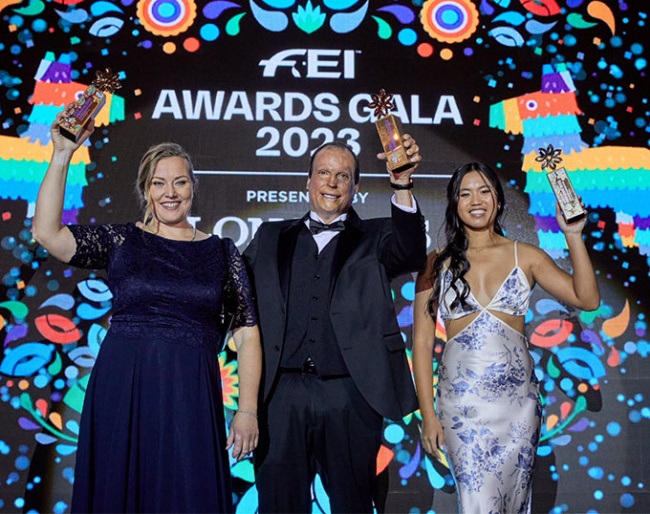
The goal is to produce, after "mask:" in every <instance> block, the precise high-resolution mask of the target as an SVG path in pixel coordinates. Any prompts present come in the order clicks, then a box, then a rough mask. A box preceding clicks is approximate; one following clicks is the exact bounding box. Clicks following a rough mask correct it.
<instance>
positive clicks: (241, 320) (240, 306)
mask: <svg viewBox="0 0 650 514" xmlns="http://www.w3.org/2000/svg"><path fill="white" fill-rule="evenodd" d="M223 243H224V247H225V250H226V256H227V262H228V273H229V275H230V276H229V279H230V280H231V281H232V283H233V284H234V285H235V290H236V291H237V313H236V314H235V319H234V321H233V328H236V327H252V326H253V325H257V322H258V321H257V310H256V308H255V300H254V299H253V291H252V288H251V285H250V281H249V279H248V273H247V272H246V266H245V265H244V259H243V258H242V256H241V254H240V253H239V250H237V247H236V246H235V243H234V242H233V241H232V239H228V238H224V239H223Z"/></svg>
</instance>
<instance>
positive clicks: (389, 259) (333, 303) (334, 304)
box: [244, 205, 426, 419]
mask: <svg viewBox="0 0 650 514" xmlns="http://www.w3.org/2000/svg"><path fill="white" fill-rule="evenodd" d="M303 225H304V218H303V219H302V220H301V219H296V220H286V221H280V222H266V223H263V224H262V225H261V226H260V227H259V229H258V231H257V233H256V234H255V237H254V238H253V240H252V241H251V243H250V245H249V246H248V248H247V249H246V251H245V252H244V259H245V261H246V264H247V266H248V271H249V273H250V278H251V281H252V282H253V285H254V290H255V296H256V300H257V306H258V309H259V322H260V330H261V333H262V344H263V350H264V372H263V376H262V385H261V387H262V394H263V399H267V398H268V395H269V393H270V391H271V390H272V387H273V383H274V381H275V378H276V375H277V373H278V369H279V365H280V357H281V354H282V345H283V341H284V334H285V328H286V320H287V316H290V315H291V313H290V312H287V299H288V298H287V296H288V291H289V283H290V281H291V277H290V274H291V263H292V257H293V251H294V248H295V245H296V240H297V236H298V232H299V231H300V230H301V229H302V228H303ZM337 237H338V238H339V240H338V243H337V247H336V254H335V256H334V263H333V268H334V269H333V273H332V281H333V283H332V284H331V289H330V291H331V293H330V307H329V314H330V319H331V321H332V325H333V327H334V332H335V334H336V339H337V341H338V344H339V347H340V349H341V354H342V355H343V359H344V360H345V364H346V365H347V368H348V370H349V372H350V375H351V376H352V379H353V380H354V382H355V384H356V386H357V387H358V388H359V390H360V391H361V393H362V394H363V396H364V398H365V399H366V401H368V403H369V404H370V405H371V406H372V407H373V408H374V409H375V410H376V411H377V412H379V413H380V414H381V415H382V416H384V417H385V418H389V419H400V418H401V417H403V416H405V415H407V414H409V413H410V412H412V411H414V410H415V409H417V398H416V396H415V389H414V387H413V379H412V377H411V372H410V370H409V366H408V362H407V358H406V351H405V345H404V341H403V340H402V336H401V334H400V329H399V326H398V324H397V319H396V316H395V307H394V305H393V301H392V296H391V288H390V280H391V279H393V278H395V277H397V276H399V275H403V274H406V273H410V272H415V271H418V270H420V269H421V268H422V267H423V266H424V264H425V262H426V234H425V228H424V218H423V216H422V214H421V213H420V212H419V210H418V212H417V213H416V214H412V213H407V212H404V211H402V210H400V209H399V208H397V207H395V206H394V205H392V213H391V218H377V219H370V220H362V219H360V218H359V216H358V215H357V214H356V212H355V211H354V210H353V209H350V211H349V212H348V217H347V220H346V229H345V230H344V231H343V232H341V233H340V234H339V235H338V236H337Z"/></svg>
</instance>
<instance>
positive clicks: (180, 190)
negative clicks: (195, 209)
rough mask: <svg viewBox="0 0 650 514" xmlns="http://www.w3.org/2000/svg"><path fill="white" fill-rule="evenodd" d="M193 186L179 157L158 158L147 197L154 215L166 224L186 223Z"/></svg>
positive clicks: (184, 164) (184, 162)
mask: <svg viewBox="0 0 650 514" xmlns="http://www.w3.org/2000/svg"><path fill="white" fill-rule="evenodd" d="M193 193H194V188H193V185H192V179H191V177H190V173H189V170H188V166H187V161H185V159H183V158H181V157H166V158H164V159H160V161H158V164H157V165H156V168H155V170H154V172H153V174H152V177H151V180H150V182H149V198H150V201H151V206H152V209H153V212H154V216H155V217H156V219H157V220H158V222H159V223H162V224H164V225H168V226H185V225H187V215H188V213H189V211H190V207H191V206H192V196H193Z"/></svg>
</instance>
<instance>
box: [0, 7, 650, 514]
mask: <svg viewBox="0 0 650 514" xmlns="http://www.w3.org/2000/svg"><path fill="white" fill-rule="evenodd" d="M647 14H648V9H647V6H645V5H644V2H641V1H636V2H632V1H630V2H624V1H622V0H621V1H618V2H616V1H608V2H601V1H597V0H591V1H589V0H569V1H567V2H562V1H561V2H556V1H555V0H543V1H539V2H532V1H531V2H528V1H526V0H521V1H519V0H515V1H507V0H506V1H492V0H483V1H482V2H480V3H479V2H471V1H470V0H447V1H445V2H442V1H435V0H434V1H427V2H424V3H423V2H418V1H414V2H404V1H377V2H374V1H373V2H369V1H362V0H356V1H355V0H347V1H344V0H339V1H336V0H329V1H322V2H319V1H308V2H303V1H291V0H284V1H280V0H257V1H255V2H253V1H250V2H242V1H218V0H217V1H212V2H194V1H191V0H158V1H153V0H152V1H146V0H142V1H140V2H132V1H129V0H123V1H121V2H118V1H115V2H108V1H102V0H98V1H89V0H82V1H78V2H75V1H74V0H73V1H60V2H58V1H49V2H43V1H41V0H30V1H23V2H16V1H13V0H5V1H2V2H0V15H1V16H2V21H1V24H0V31H1V34H2V37H1V39H0V83H1V86H0V109H1V112H0V123H1V124H2V129H1V132H0V214H1V221H0V226H1V227H2V231H1V238H0V248H1V249H0V274H1V276H2V284H1V285H0V288H1V291H0V294H1V296H0V329H1V330H2V342H3V355H2V360H1V361H0V398H1V400H2V401H1V402H0V411H1V413H0V428H1V430H0V477H1V479H2V481H1V483H0V511H6V512H11V511H16V510H23V509H24V510H26V511H33V512H37V511H38V512H51V511H56V512H63V511H65V510H66V509H68V508H69V501H70V492H71V482H72V480H73V466H74V453H75V449H76V437H77V427H78V425H77V423H78V418H79V411H80V406H81V401H82V399H83V391H84V387H85V383H86V381H87V377H88V373H89V371H90V369H91V368H92V363H93V362H94V357H95V356H96V353H97V351H98V349H99V347H100V345H101V340H102V338H103V335H104V333H105V330H106V329H107V327H108V326H109V318H110V312H111V310H110V309H111V295H110V292H109V291H108V290H107V289H106V286H105V282H104V280H103V277H104V276H103V275H102V273H92V272H88V271H84V270H75V269H72V268H70V267H68V266H65V265H62V264H60V263H58V262H56V261H54V259H52V258H47V255H46V252H44V251H43V250H42V249H41V248H39V247H38V245H36V244H35V243H34V241H33V240H31V237H30V234H29V219H30V218H31V215H32V212H33V202H34V200H35V195H36V192H37V188H38V184H39V183H40V180H41V178H42V174H43V172H44V170H45V167H46V161H47V159H48V157H49V155H50V151H51V147H49V146H48V143H49V138H48V126H49V124H50V123H51V121H52V119H53V118H54V115H55V114H56V112H57V111H58V110H59V109H60V106H61V105H63V103H65V102H67V101H69V100H70V98H71V96H70V95H72V96H74V94H75V92H77V93H78V92H81V91H82V90H83V89H84V88H85V87H86V86H87V85H88V84H89V83H90V82H91V81H92V80H93V78H94V77H95V72H96V70H98V69H102V68H105V67H111V68H112V69H113V71H115V72H117V73H119V75H120V80H121V81H122V84H123V87H122V88H121V89H119V90H117V91H116V92H115V93H114V95H112V96H111V97H110V98H109V102H108V105H107V107H105V108H104V110H103V111H102V113H101V114H100V115H99V118H98V125H99V126H98V127H97V129H96V131H95V134H94V135H93V137H92V138H91V144H90V145H89V146H88V147H87V148H86V149H85V152H79V157H78V160H76V161H75V162H74V163H73V167H72V169H71V176H70V179H69V181H68V196H67V197H66V210H65V220H66V222H79V223H107V222H127V221H133V220H135V219H137V217H138V216H139V214H140V211H139V205H138V202H137V200H136V197H135V195H134V193H133V184H134V181H135V174H136V171H137V165H138V162H139V158H140V156H141V155H142V153H143V152H144V151H145V150H146V149H147V148H148V147H149V146H150V145H151V144H154V143H158V142H161V141H166V140H173V141H176V142H178V143H180V144H182V145H183V146H184V147H185V148H186V149H187V150H188V151H189V152H190V153H191V154H192V155H193V157H194V159H195V165H196V168H197V170H198V173H199V192H198V198H197V202H196V205H195V208H194V211H193V216H194V217H195V218H196V223H197V226H198V227H199V228H200V229H201V230H204V231H207V232H214V233H217V234H219V235H226V236H229V237H232V238H233V239H234V240H235V241H236V242H237V244H238V246H239V248H240V249H241V250H243V249H244V248H245V247H246V244H247V243H248V241H249V240H250V238H251V237H252V234H253V232H254V230H255V229H256V227H257V226H258V225H259V223H261V222H262V221H266V220H269V219H285V218H289V217H295V216H301V215H302V214H303V213H304V212H305V211H306V209H307V202H306V198H305V195H304V193H305V183H306V169H307V164H308V160H309V150H310V149H313V148H314V147H316V146H317V145H318V144H320V143H322V142H323V141H325V140H328V139H330V138H333V137H337V138H342V139H344V140H347V141H348V142H350V143H351V144H352V145H354V146H355V148H357V149H358V152H359V157H360V161H361V169H362V179H361V185H360V189H359V194H358V195H357V197H356V200H355V208H356V209H357V210H358V211H359V213H360V214H361V216H363V217H373V216H384V215H386V214H387V213H388V202H389V198H390V189H389V188H388V183H387V178H386V176H385V172H384V171H383V167H382V165H381V164H380V163H379V162H378V161H377V160H376V158H375V154H376V153H377V152H378V151H380V146H379V141H378V138H377V134H376V132H375V128H374V126H373V123H372V120H371V116H370V111H369V110H368V109H367V108H366V105H367V103H368V101H370V99H371V97H370V95H371V94H373V93H377V92H378V91H379V89H381V88H384V89H386V90H387V91H389V92H390V93H393V94H394V95H395V103H396V107H397V110H396V113H397V114H398V115H399V116H400V118H401V119H402V122H403V124H404V126H405V129H406V130H407V131H408V132H409V133H411V134H412V135H413V136H414V137H416V139H417V141H418V143H419V144H420V147H421V149H422V150H421V151H422V154H423V156H424V162H423V163H422V165H421V166H420V168H419V169H418V171H417V177H416V189H415V192H416V196H417V199H418V202H419V204H420V206H421V208H422V210H423V212H424V214H425V217H426V219H427V228H428V235H429V249H433V248H436V247H438V246H439V245H441V244H442V243H443V240H442V232H441V231H440V226H441V223H442V213H443V210H444V201H445V200H444V187H445V185H446V182H447V178H448V176H449V174H450V173H451V172H452V171H453V169H455V168H456V167H457V166H458V165H460V164H463V163H465V162H468V161H475V160H479V161H484V162H487V163H488V164H491V165H492V166H494V167H496V168H497V169H498V171H499V173H500V175H501V178H502V181H503V183H504V185H505V189H506V195H507V200H508V208H507V216H506V220H505V227H506V229H507V232H508V235H509V236H510V237H513V238H515V239H519V240H523V241H526V242H530V243H533V244H539V245H540V246H541V247H542V248H544V249H545V250H546V251H547V252H548V253H549V254H551V255H552V256H553V257H554V258H555V259H556V260H557V262H558V264H560V265H561V266H563V267H565V268H566V269H569V262H568V260H567V259H566V255H565V254H564V251H563V247H562V238H561V237H559V238H558V234H557V226H556V225H555V223H554V221H553V220H552V218H551V217H549V209H551V208H552V202H553V200H552V197H551V196H550V194H551V193H550V189H549V188H548V187H547V184H546V183H545V180H546V178H545V177H544V175H543V174H542V173H540V169H539V163H536V162H535V161H534V158H532V157H531V155H533V154H534V153H535V152H536V151H537V149H538V147H539V146H540V145H543V146H546V144H548V143H551V142H552V143H553V144H554V146H555V147H558V148H563V149H564V154H563V157H565V159H566V161H565V164H566V167H567V169H568V170H569V171H570V172H571V176H572V180H573V182H574V185H575V187H576V189H577V190H578V192H579V193H580V194H582V196H583V198H584V199H585V201H586V203H587V204H588V209H589V212H590V215H589V216H590V220H589V224H588V225H587V228H586V229H585V237H586V241H587V244H588V247H589V249H590V252H591V255H592V257H593V260H594V265H595V268H596V270H597V273H598V278H599V283H600V286H601V291H602V304H601V307H600V308H599V309H598V310H597V311H596V312H593V313H583V312H579V311H575V310H572V309H570V308H568V307H567V306H564V305H561V304H559V303H557V302H555V301H554V300H552V299H551V298H549V297H548V296H547V295H545V294H544V293H543V292H542V291H539V289H538V290H536V292H535V295H534V297H533V302H532V304H531V310H530V311H529V313H528V315H527V322H528V325H527V333H528V335H529V338H530V342H531V352H532V354H533V356H534V358H535V362H536V371H537V374H538V376H539V377H540V379H541V381H542V392H543V397H544V402H545V420H544V430H543V435H542V444H541V446H540V449H539V452H538V466H537V469H536V476H535V484H534V493H535V494H534V510H535V511H537V512H551V511H552V512H599V513H605V512H648V511H650V500H649V499H648V493H647V491H648V489H647V482H648V477H647V473H648V472H647V469H648V468H649V467H650V466H649V465H648V462H649V460H650V456H649V455H648V452H649V448H648V443H647V440H646V439H645V438H644V437H642V435H643V434H644V433H646V432H647V429H648V417H649V414H650V412H649V410H648V390H649V388H648V385H649V379H648V378H647V376H648V351H649V346H648V340H647V317H646V316H647V298H648V296H647V290H646V285H645V284H646V283H647V280H648V276H649V274H648V253H649V252H650V235H649V232H648V231H649V230H650V226H649V222H648V217H649V215H650V213H649V210H650V207H649V204H648V201H647V198H648V193H649V191H648V189H649V188H650V178H649V170H650V151H649V150H648V142H649V139H650V133H649V131H648V130H649V129H648V126H649V123H650V107H649V106H648V93H647V91H648V78H647V73H648V68H647V59H648V48H647V40H648V37H647V35H648V25H647V24H648V20H647ZM75 84H76V85H75ZM512 99H518V100H512ZM394 293H395V298H396V314H397V316H398V321H399V323H400V326H401V327H402V330H403V334H404V337H405V339H406V340H407V346H409V347H410V339H411V330H412V327H411V320H412V316H411V310H410V302H411V300H412V299H413V281H412V278H411V277H406V278H403V279H401V280H398V281H396V282H395V283H394ZM234 357H235V354H234V352H233V351H232V349H228V350H226V351H225V352H223V354H222V355H221V359H222V376H223V381H224V402H225V407H226V413H227V416H228V417H230V416H232V412H233V410H234V409H236V402H237V382H236V368H235V361H234ZM409 357H410V353H409ZM368 372H372V370H368ZM169 415H170V416H173V415H174V413H173V412H171V411H170V413H169ZM418 424H419V418H418V414H417V413H415V414H413V415H411V416H408V417H407V418H405V419H403V420H400V421H392V422H388V421H387V422H386V426H385V430H384V444H383V447H382V451H381V452H380V455H379V456H378V462H379V467H380V471H381V477H380V478H381V479H380V483H381V485H382V488H381V489H382V490H381V492H380V496H383V497H384V498H385V503H386V510H387V511H392V512H408V511H412V512H418V511H419V512H427V511H428V510H434V511H435V512H453V511H454V509H455V495H454V493H453V487H451V486H450V485H449V482H448V472H447V470H446V468H445V466H444V464H443V465H441V464H440V463H437V462H435V461H432V460H431V459H429V457H427V456H426V455H424V454H423V453H422V450H421V447H420V446H419V442H418V428H417V426H418ZM232 473H233V477H234V486H235V493H236V495H237V501H238V506H237V509H238V511H239V512H252V511H254V510H255V508H256V492H255V488H254V486H253V485H254V477H253V471H252V465H251V462H250V461H248V460H246V461H243V462H241V463H239V464H235V463H233V466H232ZM314 498H315V503H314V508H315V510H316V511H317V512H320V511H324V512H327V511H328V506H327V499H326V496H325V494H324V492H323V490H322V487H321V486H320V482H319V481H316V483H315V486H314Z"/></svg>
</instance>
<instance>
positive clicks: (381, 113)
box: [368, 89, 413, 174]
mask: <svg viewBox="0 0 650 514" xmlns="http://www.w3.org/2000/svg"><path fill="white" fill-rule="evenodd" d="M392 100H393V95H391V94H388V93H386V91H385V90H384V89H380V90H379V93H378V94H376V95H372V102H370V103H369V104H368V107H370V108H371V109H374V111H375V116H377V121H375V127H377V133H378V134H379V139H380V140H381V145H382V146H383V148H384V153H385V154H386V162H387V163H388V168H389V169H390V171H391V172H393V173H394V174H399V173H401V172H403V171H406V170H407V169H409V168H411V167H413V163H411V162H410V160H409V156H408V155H407V154H406V148H404V144H403V141H402V135H401V134H402V126H401V124H400V121H399V118H397V117H395V116H394V115H392V114H390V111H392V110H393V109H394V108H395V106H394V104H393V101H392Z"/></svg>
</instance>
